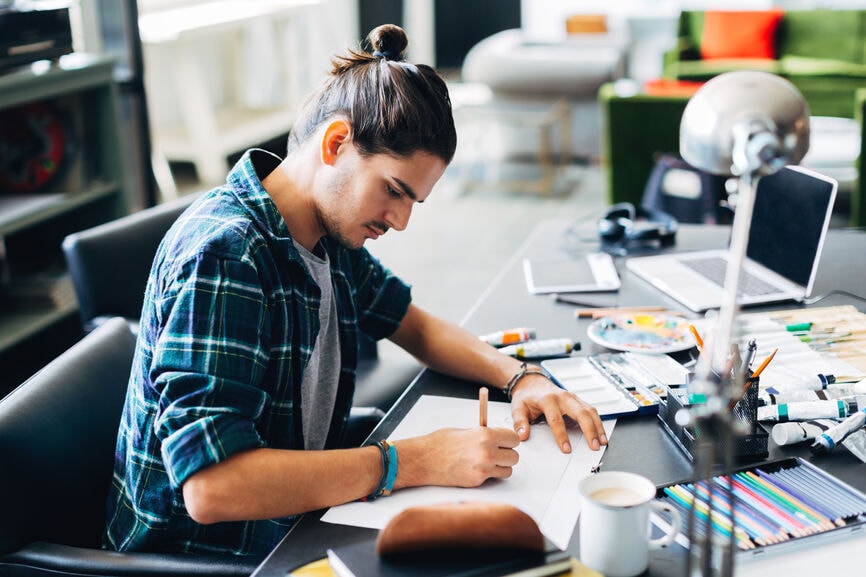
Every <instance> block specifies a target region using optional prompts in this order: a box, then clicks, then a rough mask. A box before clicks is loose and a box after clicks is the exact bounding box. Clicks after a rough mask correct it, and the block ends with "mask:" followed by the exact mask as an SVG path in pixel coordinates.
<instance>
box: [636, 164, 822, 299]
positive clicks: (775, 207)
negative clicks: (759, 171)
mask: <svg viewBox="0 0 866 577" xmlns="http://www.w3.org/2000/svg"><path fill="white" fill-rule="evenodd" d="M837 189H838V183H837V182H836V181H835V180H834V179H832V178H830V177H828V176H825V175H822V174H819V173H817V172H814V171H812V170H809V169H806V168H803V167H800V166H787V167H785V168H783V169H782V170H780V171H779V172H777V173H775V174H772V175H770V176H765V177H762V178H761V179H760V180H759V181H758V189H757V191H756V194H755V205H754V210H753V213H752V221H751V227H750V230H749V241H748V245H747V248H746V262H745V264H744V266H743V269H742V271H741V273H740V284H739V292H738V297H737V302H738V303H739V304H740V305H743V306H748V305H757V304H767V303H775V302H783V301H789V300H795V301H801V300H803V299H805V298H806V297H808V296H809V295H810V294H811V293H812V286H813V284H814V282H815V276H816V273H817V271H818V261H819V259H820V257H821V251H822V249H823V247H824V239H825V237H826V235H827V229H828V228H829V226H830V215H831V214H832V212H833V203H834V202H835V199H836V191H837ZM727 257H728V251H727V250H726V249H719V250H706V251H691V252H682V253H671V254H662V255H654V256H643V257H635V258H631V259H628V260H627V261H626V268H627V269H628V270H630V271H631V272H633V273H634V274H636V275H637V276H639V277H640V278H642V279H644V280H646V281H647V282H649V283H651V284H652V285H653V286H655V287H656V288H658V289H660V290H661V291H662V292H664V293H665V294H667V295H668V296H670V297H672V298H674V299H676V300H677V301H679V302H681V303H682V304H684V305H685V306H686V307H688V308H689V309H691V310H693V311H695V312H702V311H705V310H708V309H713V308H718V307H719V306H721V301H722V287H723V286H724V282H725V270H726V266H727Z"/></svg>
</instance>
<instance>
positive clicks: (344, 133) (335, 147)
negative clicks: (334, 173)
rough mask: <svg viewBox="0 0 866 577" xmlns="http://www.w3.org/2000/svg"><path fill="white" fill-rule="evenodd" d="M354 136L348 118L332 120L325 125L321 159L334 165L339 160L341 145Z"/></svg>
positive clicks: (324, 162)
mask: <svg viewBox="0 0 866 577" xmlns="http://www.w3.org/2000/svg"><path fill="white" fill-rule="evenodd" d="M351 136H352V125H351V124H349V121H348V120H345V119H342V118H338V119H336V120H332V121H331V122H330V123H328V126H326V127H325V133H324V135H323V136H322V150H321V159H322V163H323V164H327V165H329V166H331V165H333V164H334V162H336V160H337V152H338V151H339V150H340V146H342V145H343V144H345V143H346V142H347V141H348V140H349V139H350V138H351Z"/></svg>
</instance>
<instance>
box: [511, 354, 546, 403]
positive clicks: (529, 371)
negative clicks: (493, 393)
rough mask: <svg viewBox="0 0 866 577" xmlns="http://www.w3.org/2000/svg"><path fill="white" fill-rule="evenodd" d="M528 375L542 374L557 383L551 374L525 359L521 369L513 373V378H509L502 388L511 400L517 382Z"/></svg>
mask: <svg viewBox="0 0 866 577" xmlns="http://www.w3.org/2000/svg"><path fill="white" fill-rule="evenodd" d="M526 375H541V376H542V377H544V378H545V379H547V380H548V381H550V382H551V383H553V384H556V383H554V381H553V379H551V378H550V375H548V374H547V373H545V372H544V371H543V370H541V369H539V368H537V367H531V366H529V365H527V364H526V361H524V362H523V363H521V365H520V370H519V371H517V372H516V373H514V374H513V375H511V378H510V379H508V382H507V383H505V387H504V388H503V389H502V392H503V393H505V396H507V397H508V400H509V401H510V400H511V392H512V391H513V390H514V387H516V386H517V383H519V382H520V379H522V378H523V377H525V376H526Z"/></svg>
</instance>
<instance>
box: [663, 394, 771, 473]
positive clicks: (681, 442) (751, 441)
mask: <svg viewBox="0 0 866 577" xmlns="http://www.w3.org/2000/svg"><path fill="white" fill-rule="evenodd" d="M758 381H759V379H758V378H754V379H749V380H748V381H747V382H746V384H745V386H744V389H743V390H744V394H743V396H742V397H741V398H740V399H739V400H738V401H737V402H736V403H735V404H733V405H732V407H731V414H732V415H733V417H734V418H736V419H738V420H740V421H743V422H744V423H745V425H746V430H747V432H746V433H745V434H738V435H737V436H736V437H735V438H734V446H733V447H732V449H733V456H734V458H735V459H736V460H737V461H750V460H756V459H765V458H767V456H769V454H770V452H769V449H768V445H769V439H770V433H769V431H767V429H765V428H764V426H763V425H762V424H761V423H759V422H758V420H757V416H758ZM667 388H668V391H667V395H666V397H664V398H662V399H661V402H660V403H659V421H660V422H661V424H662V426H663V428H664V429H665V432H667V433H668V435H669V436H670V437H671V439H673V441H674V443H676V445H677V446H678V447H679V448H680V450H682V451H683V453H685V455H686V456H687V457H688V458H689V459H691V460H692V461H694V459H695V450H696V448H697V444H698V435H697V434H696V432H695V428H694V426H693V425H686V426H682V425H680V424H678V423H677V420H676V415H677V413H678V412H679V411H680V410H681V409H684V408H688V407H689V406H690V405H689V403H688V400H687V399H688V391H687V390H686V387H667ZM724 452H725V448H724V447H722V448H721V451H719V452H717V455H718V456H719V457H721V455H723V454H724Z"/></svg>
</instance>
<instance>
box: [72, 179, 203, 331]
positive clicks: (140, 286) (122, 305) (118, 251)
mask: <svg viewBox="0 0 866 577" xmlns="http://www.w3.org/2000/svg"><path fill="white" fill-rule="evenodd" d="M198 196H199V195H197V194H190V195H186V196H182V197H180V198H179V199H177V200H173V201H170V202H167V203H163V204H159V205H157V206H154V207H151V208H146V209H144V210H140V211H138V212H134V213H132V214H129V215H127V216H124V217H121V218H118V219H116V220H112V221H110V222H107V223H104V224H100V225H98V226H95V227H92V228H89V229H87V230H83V231H79V232H75V233H73V234H70V235H69V236H67V237H66V238H65V239H63V245H62V246H63V255H64V257H65V258H66V266H67V268H68V269H69V275H70V277H71V279H72V286H73V287H74V288H75V296H76V297H77V298H78V307H79V311H80V313H81V320H82V322H83V323H84V330H85V332H89V331H92V330H93V329H94V328H95V327H97V326H98V325H99V324H100V323H101V322H103V321H105V319H109V318H112V317H116V316H120V317H124V318H126V319H129V321H130V323H131V324H132V325H133V326H134V327H135V328H136V329H137V327H138V318H139V316H140V315H141V305H142V303H143V302H144V289H145V286H146V285H147V277H148V274H149V273H150V266H151V264H152V263H153V257H154V255H156V249H157V247H158V246H159V243H160V241H161V240H162V237H163V236H165V233H166V232H167V231H168V229H169V227H171V225H172V224H173V223H174V221H175V220H177V217H178V216H180V213H182V212H183V211H184V210H186V208H187V207H188V206H189V205H190V204H192V202H193V201H194V200H195V199H196V198H198Z"/></svg>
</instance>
